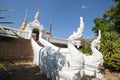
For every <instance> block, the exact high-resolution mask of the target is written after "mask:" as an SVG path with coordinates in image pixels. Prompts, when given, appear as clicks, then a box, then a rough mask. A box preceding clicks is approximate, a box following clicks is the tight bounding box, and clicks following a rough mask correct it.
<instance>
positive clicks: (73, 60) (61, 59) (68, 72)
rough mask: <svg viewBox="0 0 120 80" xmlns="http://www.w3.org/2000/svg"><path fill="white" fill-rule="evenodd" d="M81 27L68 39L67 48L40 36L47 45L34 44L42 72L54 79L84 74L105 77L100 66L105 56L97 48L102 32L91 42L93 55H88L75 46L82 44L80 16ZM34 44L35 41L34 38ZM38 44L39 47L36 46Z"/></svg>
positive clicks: (73, 79)
mask: <svg viewBox="0 0 120 80" xmlns="http://www.w3.org/2000/svg"><path fill="white" fill-rule="evenodd" d="M80 23H81V24H80V28H78V30H77V32H74V33H73V34H72V35H71V36H70V37H69V39H68V44H67V45H68V47H67V48H59V47H57V46H55V45H53V44H51V43H50V42H48V41H47V40H45V39H43V38H42V36H43V35H42V33H41V35H40V36H41V37H40V42H41V43H42V44H43V45H44V46H45V47H41V46H38V45H37V44H36V45H33V48H34V49H37V50H38V49H39V51H36V52H34V63H35V64H37V65H39V66H40V72H41V73H44V74H46V75H47V77H49V78H51V79H52V80H80V79H81V78H82V77H83V76H84V75H89V76H95V77H97V78H99V79H101V78H102V77H103V74H102V73H101V72H100V68H101V66H102V63H103V56H102V54H101V53H100V52H99V51H98V50H97V48H96V46H98V47H99V46H100V38H101V33H100V31H99V36H98V37H97V39H95V40H93V41H92V43H91V50H92V53H93V54H92V55H90V56H87V55H85V54H83V53H82V52H80V51H78V49H77V48H76V47H75V46H74V45H77V46H78V47H79V46H81V43H80V38H81V37H82V35H83V29H84V22H83V18H82V17H80ZM32 42H33V44H35V41H34V40H33V39H32ZM36 46H37V48H36Z"/></svg>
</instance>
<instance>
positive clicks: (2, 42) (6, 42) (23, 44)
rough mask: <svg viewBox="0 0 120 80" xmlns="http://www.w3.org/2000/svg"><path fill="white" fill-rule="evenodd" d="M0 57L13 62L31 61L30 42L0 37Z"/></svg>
mask: <svg viewBox="0 0 120 80" xmlns="http://www.w3.org/2000/svg"><path fill="white" fill-rule="evenodd" d="M0 56H1V57H3V58H5V59H11V60H13V61H14V62H24V61H25V62H29V61H33V50H32V46H31V42H30V40H27V39H19V38H8V37H0Z"/></svg>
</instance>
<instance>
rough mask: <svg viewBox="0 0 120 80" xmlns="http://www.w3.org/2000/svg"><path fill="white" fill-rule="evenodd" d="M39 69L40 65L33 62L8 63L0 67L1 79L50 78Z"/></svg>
mask: <svg viewBox="0 0 120 80" xmlns="http://www.w3.org/2000/svg"><path fill="white" fill-rule="evenodd" d="M39 71H40V70H39V67H37V66H36V65H33V64H31V63H29V64H28V63H27V64H26V63H25V64H23V63H22V64H9V65H8V64H7V65H5V66H4V68H2V69H0V80H50V79H48V78H47V77H46V76H45V75H43V74H40V73H39Z"/></svg>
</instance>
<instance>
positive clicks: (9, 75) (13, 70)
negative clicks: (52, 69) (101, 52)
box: [0, 63, 120, 80]
mask: <svg viewBox="0 0 120 80" xmlns="http://www.w3.org/2000/svg"><path fill="white" fill-rule="evenodd" d="M39 71H40V70H39V68H38V67H37V66H35V65H33V64H32V63H16V64H9V65H5V68H4V69H0V80H50V79H48V78H47V77H46V76H45V75H42V74H40V73H39ZM105 73H106V74H105V77H104V78H103V79H102V80H120V72H110V71H109V70H106V71H105ZM82 80H99V79H96V78H91V79H90V78H89V79H88V78H84V79H82Z"/></svg>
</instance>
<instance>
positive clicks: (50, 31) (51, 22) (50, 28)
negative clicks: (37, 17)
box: [50, 20, 52, 36]
mask: <svg viewBox="0 0 120 80" xmlns="http://www.w3.org/2000/svg"><path fill="white" fill-rule="evenodd" d="M50 36H52V20H50Z"/></svg>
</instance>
